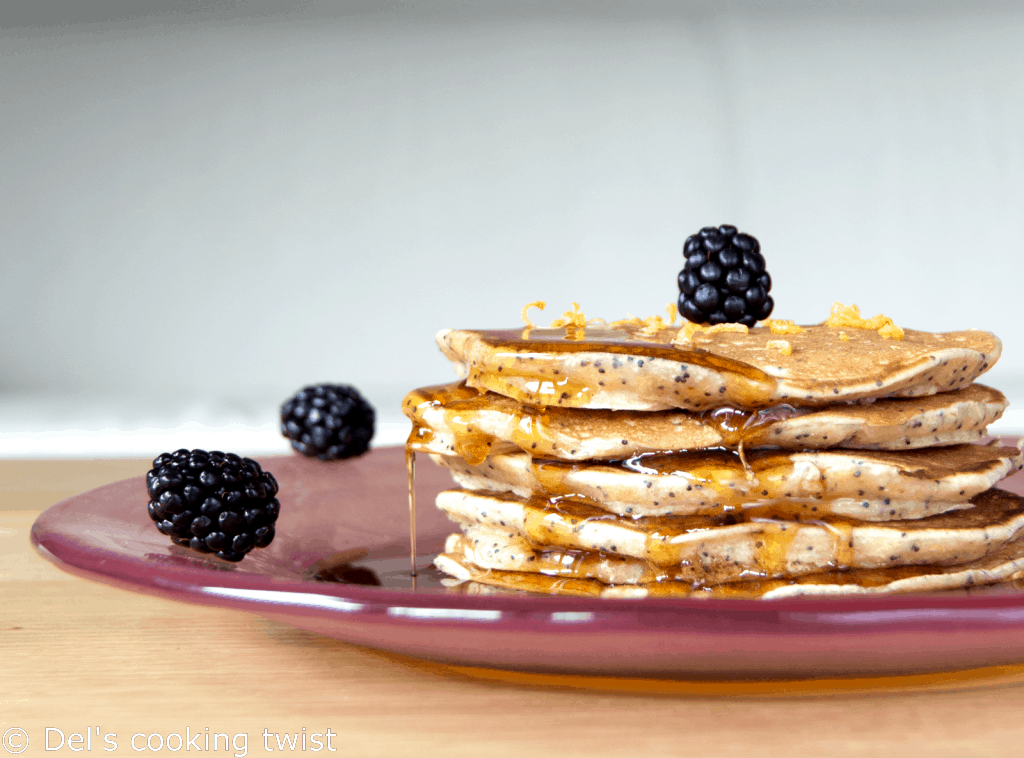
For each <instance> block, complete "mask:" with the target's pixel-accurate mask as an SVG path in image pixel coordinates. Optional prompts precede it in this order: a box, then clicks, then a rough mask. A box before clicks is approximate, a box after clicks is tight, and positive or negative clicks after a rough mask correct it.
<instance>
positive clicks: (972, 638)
mask: <svg viewBox="0 0 1024 758" xmlns="http://www.w3.org/2000/svg"><path fill="white" fill-rule="evenodd" d="M261 462H262V463H263V465H264V466H265V467H266V468H268V469H269V470H270V471H272V472H273V473H274V475H275V476H276V477H277V478H278V480H279V481H280V483H281V495H280V499H281V502H282V509H281V518H280V521H279V522H278V535H277V538H276V539H275V541H274V542H273V544H272V545H270V547H268V548H265V549H263V550H257V551H254V552H253V553H251V554H250V555H249V557H247V558H246V559H245V560H244V561H242V562H241V563H239V564H228V563H224V562H222V561H220V560H218V559H216V558H210V557H208V556H202V555H198V554H193V553H190V552H189V551H187V550H183V549H181V548H178V547H175V546H174V545H172V544H171V543H170V541H169V540H168V539H167V538H166V537H164V536H163V535H161V534H160V533H159V532H157V530H156V528H155V527H154V525H153V524H152V522H151V521H150V520H149V516H148V515H147V513H146V502H147V500H148V498H147V495H146V489H145V484H144V481H143V479H142V478H141V477H140V478H136V479H128V480H125V481H122V482H117V483H115V484H111V485H108V486H105V487H100V488H99V489H96V490H92V491H91V492H86V493H84V494H81V495H77V496H76V497H73V498H70V499H69V500H65V501H64V502H62V503H58V504H57V505H55V506H53V507H52V508H50V509H49V510H47V511H46V512H45V513H43V514H42V515H41V516H40V517H39V519H38V520H37V521H36V523H35V525H34V527H33V530H32V540H33V542H34V544H35V545H36V547H37V549H38V550H39V552H40V553H41V554H42V555H44V556H45V557H46V558H48V559H50V560H52V561H53V562H54V563H56V564H57V565H58V566H60V567H61V568H63V569H65V570H67V571H70V572H72V573H74V574H78V575H80V576H84V577H87V578H90V579H95V580H98V581H101V582H105V583H107V584H112V585H115V586H118V587H122V588H124V589H129V590H134V591H138V592H145V593H149V594H153V595H159V596H161V597H166V598H172V599H175V600H183V601H186V602H191V603H202V604H207V605H217V606H223V607H227V608H237V609H239V610H245V611H250V612H252V613H257V614H259V615H261V616H264V617H267V618H271V619H276V620H279V621H282V622H284V623H287V624H291V625H294V626H297V627H301V628H303V629H310V630H313V631H315V632H319V633H321V634H324V635H327V636H330V637H336V638H338V639H340V640H345V641H346V642H352V643H356V644H359V645H366V646H369V647H373V648H377V649H380V650H386V651H390V652H395V653H402V654H406V655H411V656H416V657H420V658H426V659H430V660H434V661H441V662H446V663H453V664H462V665H473V666H492V667H500V668H514V669H524V670H534V671H547V672H573V673H593V674H605V675H608V674H612V675H620V676H655V677H673V676H674V677H692V676H702V677H720V678H727V677H756V678H769V677H793V676H808V677H832V676H839V675H885V674H900V673H911V672H922V671H937V670H944V669H958V668H969V667H976V666H992V665H1002V664H1008V663H1018V662H1024V591H1022V590H1017V589H1015V588H1012V587H1003V588H1000V589H998V590H989V591H988V592H983V593H978V594H967V593H958V594H952V593H946V594H932V595H921V596H893V597H885V598H870V599H862V598H861V599H854V598H849V599H827V600H822V599H792V600H779V601H761V600H671V599H661V600H596V599H580V598H565V597H541V596H526V595H497V596H489V597H473V596H467V595H462V594H454V593H451V592H447V591H445V590H444V589H443V588H440V587H437V586H436V581H433V582H430V581H428V582H427V583H428V584H432V585H434V586H432V587H423V586H422V582H421V586H420V587H419V588H418V589H416V590H413V589H412V588H411V587H405V588H398V589H388V588H385V587H373V586H361V585H349V584H338V583H332V582H316V581H311V580H307V579H304V578H303V575H304V572H305V571H306V569H307V568H308V567H309V566H310V565H311V564H313V563H315V562H316V561H318V560H320V559H322V558H324V557H325V556H327V555H330V554H332V553H336V552H339V551H345V550H349V549H354V548H365V549H367V550H368V551H369V557H370V558H387V557H388V556H392V557H394V558H395V560H396V562H397V563H396V566H398V567H399V568H397V569H396V572H397V573H400V571H401V568H404V566H405V562H406V561H407V560H408V559H407V558H405V559H404V560H403V559H402V556H403V555H406V556H407V551H408V518H407V505H406V503H407V500H406V495H405V492H406V473H405V460H404V454H403V451H402V450H401V449H397V448H382V449H378V450H374V451H373V452H371V453H369V454H368V455H366V456H363V457H361V458H358V459H355V460H352V461H345V462H341V463H333V464H325V463H321V462H319V461H316V460H307V459H305V458H301V457H299V456H291V457H280V458H266V459H263V460H262V461H261ZM419 467H420V469H421V470H420V472H419V488H418V491H419V498H420V500H419V503H420V505H419V511H420V512H419V530H418V533H419V547H420V549H421V553H423V554H424V556H425V557H424V558H423V563H424V564H425V563H429V557H426V554H427V553H430V552H432V551H436V550H437V548H438V547H440V545H441V544H442V541H443V538H444V535H446V534H447V533H448V532H449V531H451V528H450V525H449V524H448V523H447V520H446V519H445V518H444V517H443V516H442V515H441V514H439V513H438V512H437V511H436V509H435V508H434V507H433V498H432V496H433V494H434V493H436V492H438V491H439V490H441V489H443V488H445V487H447V486H450V485H449V479H448V476H447V474H446V473H445V472H443V471H441V470H440V469H438V468H436V467H435V466H434V465H433V464H432V463H430V462H429V461H424V460H423V459H422V457H421V462H420V463H419ZM1003 486H1004V487H1005V488H1007V489H1010V490H1012V491H1014V492H1017V493H1020V494H1024V476H1022V475H1017V476H1016V477H1014V478H1012V479H1009V480H1007V481H1006V482H1004V484H1003ZM378 565H387V564H378Z"/></svg>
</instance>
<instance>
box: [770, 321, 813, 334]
mask: <svg viewBox="0 0 1024 758" xmlns="http://www.w3.org/2000/svg"><path fill="white" fill-rule="evenodd" d="M761 326H767V327H768V328H769V329H770V330H771V332H772V334H800V332H803V331H805V329H804V328H803V327H802V326H797V325H796V324H795V323H793V322H792V321H788V320H786V319H779V318H769V319H765V320H764V321H762V322H761Z"/></svg>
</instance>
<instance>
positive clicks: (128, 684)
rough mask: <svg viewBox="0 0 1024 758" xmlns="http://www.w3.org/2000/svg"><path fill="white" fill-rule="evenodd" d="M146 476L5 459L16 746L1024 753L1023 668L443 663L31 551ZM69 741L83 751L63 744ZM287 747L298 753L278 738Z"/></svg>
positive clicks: (106, 464)
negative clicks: (183, 742) (81, 570)
mask: <svg viewBox="0 0 1024 758" xmlns="http://www.w3.org/2000/svg"><path fill="white" fill-rule="evenodd" d="M149 465H150V464H149V461H144V460H97V461H0V733H2V734H3V735H5V739H7V740H9V743H7V747H13V748H15V749H16V748H17V747H18V745H20V744H22V740H23V739H24V734H23V733H22V732H18V731H17V730H19V729H20V730H24V732H25V733H27V735H28V738H29V740H30V742H29V748H28V750H26V751H25V752H24V753H22V754H23V755H69V754H71V753H72V752H92V753H100V752H101V751H103V749H104V747H106V748H107V751H106V753H104V754H109V753H114V754H136V753H137V752H139V751H137V750H134V749H133V747H132V743H131V740H132V735H135V734H140V735H142V737H136V738H135V747H136V748H142V752H146V753H149V752H155V751H151V750H150V749H149V747H152V748H158V747H159V740H163V739H167V740H168V745H169V746H170V747H172V748H174V747H178V743H177V741H176V739H177V738H176V737H174V736H173V735H175V734H182V735H186V736H190V737H194V736H195V735H196V734H197V733H199V734H200V735H201V736H200V737H199V739H198V740H193V742H192V745H191V749H190V750H189V751H187V752H188V754H195V752H196V751H197V750H200V749H202V748H203V747H204V738H205V737H206V736H207V735H213V734H215V733H224V734H227V735H228V737H229V738H230V739H231V740H232V745H231V746H230V749H225V744H224V741H223V739H222V740H221V741H219V742H217V743H216V746H217V748H218V754H221V755H227V754H231V755H237V756H242V755H265V754H270V753H281V752H285V753H292V752H294V753H302V752H303V751H302V750H301V747H302V743H301V738H302V734H303V730H305V734H306V737H307V743H306V751H305V753H303V754H310V753H317V752H319V753H322V754H326V753H328V752H329V751H328V749H327V748H328V745H327V743H326V737H325V736H321V737H320V738H319V739H320V744H321V745H322V746H323V747H322V749H321V750H320V751H316V750H315V749H314V748H315V747H316V743H315V742H314V741H313V736H314V735H316V734H319V735H326V734H327V732H328V730H330V732H331V733H332V734H333V735H336V736H332V737H331V741H330V747H333V748H334V749H335V753H336V754H337V755H350V756H378V755H379V756H404V755H415V756H446V757H448V756H451V757H452V758H454V757H456V756H467V757H468V756H472V757H473V758H478V757H479V756H503V755H513V754H514V753H513V751H517V752H526V751H528V752H529V753H530V754H534V755H544V754H549V753H550V754H555V755H558V756H559V758H561V757H562V756H594V755H627V756H630V755H642V756H683V755H700V756H744V757H747V756H762V755H764V756H768V755H779V756H786V757H787V758H792V757H793V756H882V755H885V756H890V755H898V756H901V757H906V756H930V757H934V756H957V757H958V758H964V757H967V756H1003V755H1005V756H1010V755H1014V756H1016V755H1021V754H1024V719H1022V718H1021V714H1022V713H1024V667H1021V668H1008V669H998V670H986V671H980V672H960V673H954V674H946V675H934V676H923V677H914V678H909V679H884V680H873V681H865V680H854V681H846V682H843V681H826V682H819V683H801V682H782V683H746V684H727V683H700V682H666V681H654V682H644V681H638V680H610V679H587V678H584V677H566V678H560V677H555V676H544V675H517V674H511V673H503V672H494V671H472V670H468V669H455V668H445V667H443V666H438V665H435V664H426V663H420V662H417V661H414V660H409V659H404V658H398V657H395V656H390V655H386V654H382V653H377V652H374V651H372V650H368V649H364V648H359V647H354V646H352V645H348V644H345V643H342V642H338V641H335V640H332V639H328V638H325V637H319V636H317V635H315V634H311V633H308V632H304V631H300V630H296V629H293V628H291V627H288V626H284V625H281V624H277V623H273V622H269V621H266V620H263V619H261V618H258V617H255V616H251V615H248V614H245V613H241V612H237V611H229V610H223V609H217V608H207V607H199V606H191V605H185V604H181V603H175V602H172V601H167V600H158V599H155V598H151V597H147V596H144V595H138V594H134V593H130V592H125V591H122V590H117V589H112V588H109V587H106V586H103V585H100V584H96V583H93V582H90V581H86V580H83V579H78V578H75V577H72V576H70V575H68V574H65V573H63V572H61V571H60V570H59V569H57V568H55V567H53V566H52V565H50V564H49V563H47V562H46V561H45V560H43V559H42V558H40V557H39V556H38V555H37V554H36V553H35V552H34V550H33V549H32V547H31V545H30V544H29V537H28V535H29V530H30V528H31V525H32V522H33V521H34V519H35V518H36V516H37V515H38V514H39V513H40V512H41V511H42V510H43V509H45V508H46V507H47V506H48V505H50V504H52V503H55V502H57V501H59V500H61V499H63V498H65V497H67V496H70V495H73V494H75V493H77V492H81V491H84V490H86V489H90V488H92V487H96V486H99V485H101V484H105V483H107V482H111V481H116V480H117V479H121V478H124V477H127V476H134V475H139V474H142V473H144V472H145V471H146V470H147V469H148V468H149ZM47 728H50V729H51V730H53V731H50V732H49V738H50V741H49V744H48V745H47V743H46V739H47V731H46V730H47ZM90 728H91V730H92V731H91V740H92V742H91V751H89V750H87V749H86V748H87V747H89V745H88V744H87V743H86V742H85V741H84V740H85V735H86V734H87V733H88V731H89V729H90ZM97 728H98V729H99V736H97V732H96V730H97ZM12 730H13V731H12ZM56 730H60V731H59V732H58V731H56ZM186 730H188V734H186ZM207 730H208V731H207ZM61 733H62V734H63V735H64V739H65V742H64V746H63V747H62V748H61V749H59V750H46V749H45V748H46V747H47V746H49V747H51V748H53V747H57V746H58V744H59V743H60V739H61V738H60V734H61ZM75 733H77V734H80V735H82V739H83V741H82V742H73V743H71V742H68V739H69V738H71V736H72V735H73V734H75ZM286 734H287V735H290V736H292V737H293V738H294V737H295V735H298V741H297V742H296V743H295V749H294V750H293V751H292V750H289V749H288V747H287V742H282V743H280V744H279V743H278V742H277V740H278V739H279V738H281V739H284V736H285V735H286ZM115 735H116V736H115ZM151 735H154V736H151ZM156 735H158V736H159V737H158V736H156ZM104 737H109V740H110V741H108V742H106V743H105V744H104V742H103V738H104ZM147 740H148V741H149V747H147V745H146V741H147ZM243 741H244V743H245V745H244V749H243ZM112 745H116V746H117V749H116V750H114V749H112ZM209 745H210V748H211V749H212V747H213V742H211V743H209ZM72 747H75V748H77V750H74V751H73V750H71V748H72ZM267 748H270V750H267ZM9 752H10V751H9V750H7V749H6V748H5V746H4V745H0V756H3V755H5V754H8V753H9ZM181 752H182V754H183V755H184V754H185V751H181ZM160 754H162V755H170V754H172V751H169V750H168V749H167V747H165V748H164V750H163V751H162V752H161V753H160Z"/></svg>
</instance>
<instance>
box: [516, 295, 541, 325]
mask: <svg viewBox="0 0 1024 758" xmlns="http://www.w3.org/2000/svg"><path fill="white" fill-rule="evenodd" d="M547 307H548V304H547V303H545V302H544V301H543V300H534V301H533V302H532V303H527V304H526V305H524V306H523V309H522V310H521V311H520V312H519V318H521V319H522V320H523V323H524V324H526V326H527V327H528V328H530V329H533V328H534V327H535V326H537V325H536V324H535V323H533V322H532V321H530V317H529V316H528V315H526V312H527V311H528V310H530V308H536V309H537V310H541V311H542V310H544V309H545V308H547Z"/></svg>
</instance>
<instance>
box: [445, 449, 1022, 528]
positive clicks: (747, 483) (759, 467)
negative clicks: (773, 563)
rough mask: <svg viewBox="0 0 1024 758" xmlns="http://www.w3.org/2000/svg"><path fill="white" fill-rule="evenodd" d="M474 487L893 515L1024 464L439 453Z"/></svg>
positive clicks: (710, 506) (972, 452) (667, 508)
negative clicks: (469, 459) (472, 458)
mask: <svg viewBox="0 0 1024 758" xmlns="http://www.w3.org/2000/svg"><path fill="white" fill-rule="evenodd" d="M431 457H432V458H433V459H434V460H435V461H436V462H437V463H439V464H440V465H442V466H445V467H446V468H448V469H449V470H450V471H451V472H452V476H453V478H454V479H455V481H456V483H458V484H459V485H460V486H462V487H465V488H467V489H472V490H484V491H497V492H502V491H506V492H513V493H515V494H516V495H518V496H520V497H530V496H531V495H534V494H536V495H540V496H543V497H565V496H573V497H576V498H581V499H585V500H587V501H589V502H591V503H592V504H594V505H595V506H597V507H599V508H601V509H603V510H605V511H607V512H609V513H614V514H617V515H620V516H629V517H639V516H689V515H701V514H717V513H722V512H724V511H728V510H736V509H742V508H745V507H750V506H751V505H756V504H773V503H779V502H780V501H785V505H786V507H787V508H788V509H789V510H790V512H793V513H795V514H801V513H802V514H803V515H804V517H809V518H815V517H818V516H823V515H826V514H833V515H843V516H847V517H852V518H857V519H861V520H872V521H887V520H894V519H911V518H922V517H925V516H931V515H935V514H938V513H942V512H944V511H949V510H954V509H956V508H959V507H961V504H963V503H964V502H966V501H968V500H970V499H971V498H972V497H974V496H975V495H977V494H980V493H981V492H984V491H985V490H987V489H989V488H990V487H992V486H994V485H995V484H996V483H997V482H999V481H1000V480H1001V479H1003V478H1004V477H1005V476H1008V475H1009V474H1011V473H1013V472H1015V471H1018V470H1019V469H1020V468H1021V466H1022V460H1021V451H1020V450H1018V449H1017V448H1014V447H994V446H991V445H956V446H952V447H942V448H925V449H920V450H908V451H901V452H893V451H849V450H808V451H794V452H782V451H772V450H757V451H751V452H750V453H748V454H747V455H746V461H747V466H746V467H744V465H743V463H742V462H741V460H740V458H739V456H738V455H737V454H735V453H728V452H724V451H703V452H692V453H673V454H668V455H648V456H640V457H638V458H633V459H630V460H627V461H622V462H608V461H606V462H600V463H593V464H583V463H569V462H563V461H552V460H548V461H541V460H535V459H532V458H531V457H530V456H528V455H527V454H526V453H523V452H521V451H517V452H515V453H509V454H503V453H494V454H492V455H491V456H489V457H488V458H487V459H486V460H484V462H483V463H481V464H479V465H476V466H472V465H470V464H468V463H466V462H465V461H464V460H463V459H461V458H458V457H456V456H438V455H433V456H431Z"/></svg>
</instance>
